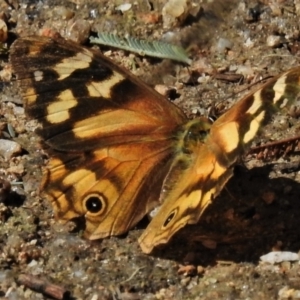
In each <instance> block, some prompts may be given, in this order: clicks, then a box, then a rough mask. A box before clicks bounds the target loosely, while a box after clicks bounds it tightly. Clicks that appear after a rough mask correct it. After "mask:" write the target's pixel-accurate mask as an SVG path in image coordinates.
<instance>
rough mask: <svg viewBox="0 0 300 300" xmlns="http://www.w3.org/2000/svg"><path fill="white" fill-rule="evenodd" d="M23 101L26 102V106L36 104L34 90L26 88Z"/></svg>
mask: <svg viewBox="0 0 300 300" xmlns="http://www.w3.org/2000/svg"><path fill="white" fill-rule="evenodd" d="M24 99H25V101H26V105H33V104H34V103H35V102H36V99H37V94H36V91H35V89H34V88H28V89H27V90H26V93H25V96H24Z"/></svg>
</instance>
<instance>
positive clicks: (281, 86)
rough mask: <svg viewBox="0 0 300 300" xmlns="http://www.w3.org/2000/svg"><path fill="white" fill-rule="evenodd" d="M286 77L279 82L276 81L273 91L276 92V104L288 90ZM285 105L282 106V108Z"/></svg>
mask: <svg viewBox="0 0 300 300" xmlns="http://www.w3.org/2000/svg"><path fill="white" fill-rule="evenodd" d="M285 82H286V75H284V76H281V77H280V78H278V80H277V81H276V83H275V84H274V86H273V90H274V92H275V96H274V99H273V102H274V104H276V103H277V101H278V100H280V98H281V97H282V95H284V91H285V88H286V83H285ZM284 106H285V105H283V106H282V108H283V107H284Z"/></svg>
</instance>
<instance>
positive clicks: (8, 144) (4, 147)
mask: <svg viewBox="0 0 300 300" xmlns="http://www.w3.org/2000/svg"><path fill="white" fill-rule="evenodd" d="M21 151H22V148H21V146H20V145H19V144H18V143H16V142H14V141H10V140H4V139H0V155H1V156H2V157H4V158H5V160H9V159H11V158H12V157H13V156H16V155H18V154H19V153H21Z"/></svg>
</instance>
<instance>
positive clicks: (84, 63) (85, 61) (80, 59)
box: [53, 51, 92, 80]
mask: <svg viewBox="0 0 300 300" xmlns="http://www.w3.org/2000/svg"><path fill="white" fill-rule="evenodd" d="M84 52H86V54H85V53H82V52H79V53H77V54H76V55H75V56H72V57H67V58H65V59H63V60H62V61H61V62H60V63H58V64H57V65H56V66H55V67H53V70H54V71H55V72H56V73H57V74H58V75H59V77H58V78H57V80H63V79H65V78H67V77H69V76H70V75H71V74H72V73H73V72H74V71H76V70H78V69H86V68H88V67H89V66H90V63H91V62H92V57H91V56H90V55H89V53H88V52H87V51H84Z"/></svg>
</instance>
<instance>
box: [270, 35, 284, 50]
mask: <svg viewBox="0 0 300 300" xmlns="http://www.w3.org/2000/svg"><path fill="white" fill-rule="evenodd" d="M281 44H282V39H281V37H280V36H279V35H269V36H268V37H267V45H268V46H269V47H271V48H276V47H279V46H280V45H281Z"/></svg>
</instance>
